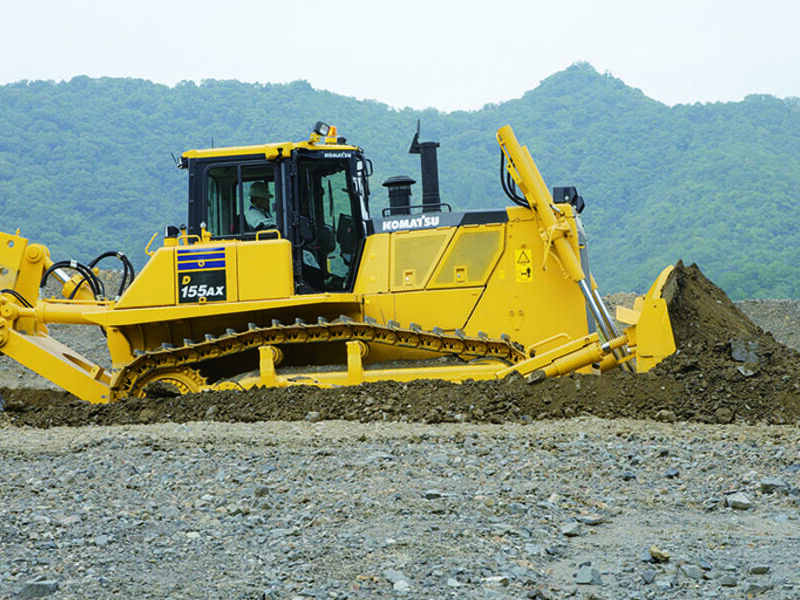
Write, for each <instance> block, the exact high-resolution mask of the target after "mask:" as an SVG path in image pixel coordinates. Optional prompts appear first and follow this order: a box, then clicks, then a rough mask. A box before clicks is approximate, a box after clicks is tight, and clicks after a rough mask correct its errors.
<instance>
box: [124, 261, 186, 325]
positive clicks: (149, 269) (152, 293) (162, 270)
mask: <svg viewBox="0 0 800 600" xmlns="http://www.w3.org/2000/svg"><path fill="white" fill-rule="evenodd" d="M174 273H175V248H159V249H158V250H156V251H155V253H154V254H153V256H151V257H150V260H148V261H147V264H145V266H144V268H143V269H142V271H141V272H140V273H139V274H138V276H137V277H136V279H134V280H133V283H132V284H131V285H130V286H129V287H128V289H127V290H125V292H124V293H123V294H122V297H121V298H120V299H119V301H118V302H117V304H116V308H117V309H123V308H146V307H153V306H168V305H171V304H174V303H175V295H176V291H175V275H174ZM152 318H158V316H157V315H152V316H151V317H150V319H152Z"/></svg>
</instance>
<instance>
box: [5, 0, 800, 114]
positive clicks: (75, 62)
mask: <svg viewBox="0 0 800 600" xmlns="http://www.w3.org/2000/svg"><path fill="white" fill-rule="evenodd" d="M2 18H3V22H4V27H3V32H2V35H0V51H2V56H3V59H2V61H0V83H8V82H13V81H19V80H23V79H27V80H39V79H47V80H55V81H61V80H68V79H70V78H72V77H73V76H75V75H89V76H91V77H101V76H111V77H136V78H143V79H149V80H152V81H156V82H160V83H166V84H169V85H173V84H175V83H177V82H179V81H182V80H194V81H197V82H199V81H201V80H202V79H238V80H240V81H248V82H260V83H269V82H272V83H279V82H289V81H294V80H297V79H304V80H306V81H308V82H309V83H310V84H311V85H312V86H314V87H315V88H317V89H325V90H330V91H332V92H336V93H338V94H343V95H347V96H354V97H356V98H359V99H364V98H371V99H374V100H378V101H379V102H383V103H386V104H389V105H391V106H394V107H396V108H403V107H406V106H410V107H412V108H417V109H421V108H426V107H435V108H438V109H440V110H445V111H451V110H459V109H465V110H470V109H477V108H480V107H481V106H483V105H484V104H485V103H489V102H502V101H504V100H509V99H512V98H518V97H520V96H521V95H522V94H523V93H524V92H526V91H527V90H530V89H533V88H535V87H536V86H537V85H538V84H539V82H540V81H541V80H542V79H544V78H546V77H548V76H550V75H552V74H553V73H556V72H558V71H560V70H562V69H564V68H566V67H568V66H569V65H570V64H572V63H575V62H578V61H586V62H589V63H590V64H592V65H593V66H594V67H595V68H596V69H597V70H598V71H600V72H601V73H603V72H609V73H611V74H612V75H614V76H615V77H618V78H620V79H622V80H623V81H624V82H625V83H626V84H628V85H630V86H632V87H635V88H639V89H640V90H642V91H643V92H644V93H645V94H646V95H647V96H650V97H651V98H654V99H656V100H659V101H661V102H664V103H666V104H670V105H672V104H676V103H691V102H698V101H699V102H712V101H729V100H741V99H742V98H743V97H744V96H745V95H747V94H752V93H763V94H772V95H775V96H778V97H781V98H785V97H788V96H800V0H669V1H651V0H596V1H593V0H550V1H548V2H539V1H535V0H529V1H508V2H504V1H502V0H495V1H492V0H482V1H475V0H460V1H454V2H449V1H447V2H437V1H436V0H427V1H425V0H395V1H393V2H384V1H382V0H371V1H370V0H366V1H359V2H352V1H350V0H338V1H336V0H324V1H323V0H287V1H285V2H275V1H272V0H261V1H257V0H225V1H220V0H215V1H210V0H194V1H188V2H187V1H185V0H184V1H173V2H166V1H163V0H162V1H154V0H136V1H135V2H131V1H126V2H118V1H116V0H103V1H94V0H38V1H36V2H22V1H15V2H4V6H3V9H2Z"/></svg>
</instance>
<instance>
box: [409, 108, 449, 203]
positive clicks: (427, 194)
mask: <svg viewBox="0 0 800 600" xmlns="http://www.w3.org/2000/svg"><path fill="white" fill-rule="evenodd" d="M438 147H439V142H420V141H419V120H417V132H416V133H415V134H414V139H413V140H411V147H410V148H409V149H408V153H409V154H419V161H420V170H421V172H422V212H440V211H441V209H442V206H441V205H442V201H441V199H440V197H439V159H438V157H437V152H436V149H437V148H438Z"/></svg>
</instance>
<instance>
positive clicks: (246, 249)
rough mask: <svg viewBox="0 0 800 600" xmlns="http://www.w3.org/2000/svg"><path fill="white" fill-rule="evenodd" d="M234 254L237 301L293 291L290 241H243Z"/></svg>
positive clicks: (283, 295)
mask: <svg viewBox="0 0 800 600" xmlns="http://www.w3.org/2000/svg"><path fill="white" fill-rule="evenodd" d="M236 254H237V287H238V290H239V300H240V301H249V300H261V299H265V298H288V297H289V296H291V295H292V294H294V277H293V276H292V244H291V243H290V242H289V241H288V240H265V241H257V242H242V243H240V244H239V245H238V247H237V249H236Z"/></svg>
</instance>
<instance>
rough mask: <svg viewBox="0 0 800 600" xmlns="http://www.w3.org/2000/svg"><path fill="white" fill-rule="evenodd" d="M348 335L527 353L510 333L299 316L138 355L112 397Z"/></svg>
mask: <svg viewBox="0 0 800 600" xmlns="http://www.w3.org/2000/svg"><path fill="white" fill-rule="evenodd" d="M349 341H360V342H364V343H366V344H379V345H383V346H393V347H397V348H408V349H415V350H425V351H430V352H434V353H438V354H440V355H450V356H458V357H462V358H465V359H475V358H492V359H497V360H502V361H506V362H508V363H509V364H514V363H517V362H519V361H521V360H524V359H525V358H527V355H526V354H525V350H524V348H522V346H520V345H519V344H518V343H515V342H513V341H512V340H511V339H510V338H508V337H507V336H503V337H502V338H501V339H499V340H496V339H490V338H489V337H488V336H486V335H484V334H480V335H479V336H478V337H468V336H466V335H464V334H463V332H461V331H460V330H456V331H455V332H454V333H448V332H445V331H442V330H439V329H435V330H434V331H423V330H422V329H421V328H420V327H418V326H416V325H414V324H412V325H410V326H409V327H401V326H400V325H399V324H398V323H394V322H390V323H389V324H387V325H379V324H378V323H376V322H374V321H371V320H370V321H353V320H351V319H348V318H346V317H340V318H339V319H336V320H335V321H326V320H324V319H319V320H318V321H317V322H316V323H304V322H303V321H297V322H296V323H294V324H292V325H284V324H281V323H278V322H273V324H272V325H271V326H270V327H258V326H256V325H254V324H252V323H251V324H250V326H249V328H248V330H247V331H241V332H238V331H233V330H229V331H228V332H227V333H226V334H225V335H222V336H219V337H212V336H206V339H205V340H203V341H193V340H185V343H184V345H182V346H180V347H172V346H163V347H161V348H160V349H158V350H154V351H151V352H147V353H144V354H142V355H140V356H138V357H137V358H136V359H135V360H133V361H132V362H131V363H130V364H129V365H127V366H126V367H125V368H124V369H122V371H121V372H120V373H119V374H118V376H117V377H116V379H115V381H114V383H113V385H112V397H113V398H114V399H115V400H118V399H120V398H124V397H127V396H140V395H142V391H143V389H144V386H145V385H146V384H147V383H148V382H150V381H154V380H167V381H170V380H178V381H181V382H182V385H188V386H190V388H191V389H186V390H183V389H182V390H181V391H183V392H197V391H201V390H202V389H204V386H205V382H204V381H202V378H200V377H187V376H185V374H186V373H187V372H188V371H187V370H188V369H194V370H198V371H199V370H201V369H202V365H203V363H204V362H208V361H211V360H216V359H222V358H228V357H231V356H235V355H238V354H241V353H243V352H246V351H247V350H252V349H256V348H260V347H262V346H272V347H276V348H282V347H285V346H288V345H298V344H314V343H324V342H338V343H345V342H349ZM192 386H194V387H192Z"/></svg>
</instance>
